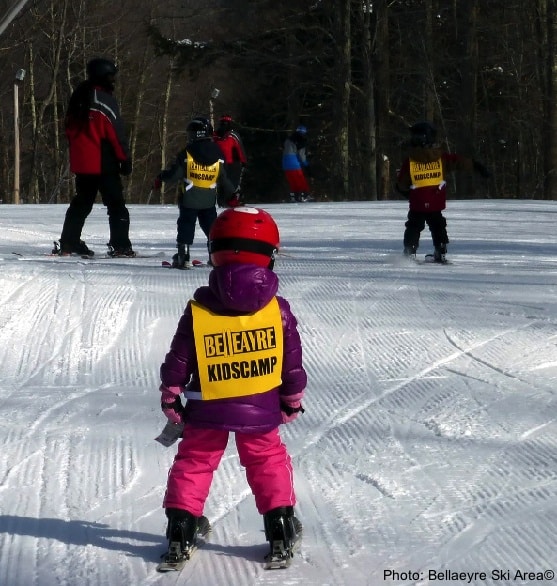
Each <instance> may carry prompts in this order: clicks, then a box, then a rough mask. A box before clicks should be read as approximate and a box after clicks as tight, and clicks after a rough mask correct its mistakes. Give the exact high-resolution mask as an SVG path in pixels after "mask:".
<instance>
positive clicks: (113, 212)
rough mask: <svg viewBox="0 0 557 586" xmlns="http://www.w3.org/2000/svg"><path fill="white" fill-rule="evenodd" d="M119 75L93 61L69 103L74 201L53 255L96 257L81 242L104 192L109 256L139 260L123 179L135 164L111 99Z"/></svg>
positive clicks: (101, 62)
mask: <svg viewBox="0 0 557 586" xmlns="http://www.w3.org/2000/svg"><path fill="white" fill-rule="evenodd" d="M117 72H118V69H117V68H116V65H115V64H114V63H113V62H112V61H110V60H108V59H102V58H97V59H92V60H91V61H89V63H88V64H87V80H86V81H84V82H82V83H81V84H80V85H79V86H77V88H76V89H75V90H74V92H73V94H72V95H71V97H70V102H69V105H68V110H67V113H66V119H65V127H66V137H67V139H68V143H69V151H70V171H71V172H72V173H75V188H76V195H75V196H74V198H73V199H72V201H71V202H70V206H69V208H68V210H67V211H66V217H65V220H64V226H63V228H62V235H61V236H60V245H59V247H58V245H57V243H55V247H54V250H53V252H55V253H59V254H62V255H68V254H73V253H77V254H82V255H87V256H93V254H94V252H93V251H92V250H90V249H89V248H88V247H87V245H86V244H85V242H83V241H82V240H81V232H82V230H83V225H84V224H85V220H86V219H87V216H88V215H89V214H90V213H91V210H92V209H93V204H94V203H95V198H96V197H97V192H100V194H101V197H102V202H103V204H104V205H105V206H106V208H107V213H108V225H109V229H110V240H109V242H108V247H109V249H110V250H109V252H108V254H109V255H110V256H135V252H134V251H133V250H132V245H131V242H130V239H129V235H128V233H129V228H130V214H129V212H128V209H127V208H126V204H125V201H124V195H123V190H122V181H121V179H120V175H129V174H130V173H131V172H132V162H131V158H130V153H129V150H128V145H127V140H126V137H125V132H124V123H123V122H122V118H121V117H120V110H119V107H118V103H117V102H116V99H115V98H114V96H113V95H112V94H113V91H114V84H115V77H116V73H117Z"/></svg>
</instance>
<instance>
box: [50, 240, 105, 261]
mask: <svg viewBox="0 0 557 586" xmlns="http://www.w3.org/2000/svg"><path fill="white" fill-rule="evenodd" d="M52 254H59V255H60V256H71V255H72V254H78V255H79V256H88V257H91V256H94V255H95V253H94V252H93V251H92V250H91V249H90V248H89V247H88V246H87V244H85V242H83V240H80V241H79V242H77V243H73V244H72V243H69V242H64V241H63V240H60V243H58V242H54V248H53V249H52Z"/></svg>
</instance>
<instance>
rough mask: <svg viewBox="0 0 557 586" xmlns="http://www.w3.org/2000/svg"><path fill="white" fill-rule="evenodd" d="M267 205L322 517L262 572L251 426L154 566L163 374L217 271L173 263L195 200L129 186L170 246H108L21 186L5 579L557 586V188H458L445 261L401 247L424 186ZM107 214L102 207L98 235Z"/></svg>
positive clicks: (302, 444) (138, 228) (23, 583)
mask: <svg viewBox="0 0 557 586" xmlns="http://www.w3.org/2000/svg"><path fill="white" fill-rule="evenodd" d="M266 209H267V210H268V211H270V212H271V213H272V214H273V215H274V217H275V218H276V220H277V223H278V224H279V227H280V230H281V234H282V243H283V248H282V252H283V254H282V255H281V256H280V258H279V262H278V263H277V266H276V270H277V273H278V274H279V275H280V279H281V289H280V292H281V294H282V295H283V296H285V297H286V298H287V299H288V300H289V301H290V303H291V306H292V309H293V311H294V313H295V314H296V315H297V317H298V319H299V328H300V332H301V335H302V338H303V343H304V349H305V350H304V360H305V366H306V368H307V371H308V375H309V383H308V388H307V393H306V399H305V401H304V405H305V408H306V413H305V414H304V415H303V416H301V417H300V418H298V420H297V421H296V422H294V423H292V424H291V425H288V426H285V427H283V428H282V430H283V431H282V433H283V437H284V439H285V442H286V443H287V445H288V447H289V450H290V452H291V454H292V457H293V462H294V466H295V483H296V488H297V496H298V501H299V503H298V506H297V511H298V514H299V516H300V519H301V520H302V521H303V523H304V541H303V546H302V551H301V554H300V555H298V556H297V557H296V559H295V560H294V563H293V566H292V567H291V569H289V570H285V571H275V572H269V571H264V570H263V568H262V564H261V560H262V557H263V555H264V553H265V552H266V546H265V543H264V534H263V530H262V529H263V526H262V519H261V517H260V516H259V515H258V514H257V512H256V510H255V506H254V501H253V497H252V496H251V494H250V491H249V488H248V486H247V483H246V481H245V477H244V472H243V470H242V469H241V467H240V465H239V463H238V458H237V455H236V451H235V446H234V442H233V441H230V445H229V449H228V450H227V452H226V454H225V457H224V458H223V461H222V464H221V467H220V469H219V471H218V472H217V474H216V475H215V479H214V482H213V486H212V491H211V494H210V497H209V499H208V501H207V504H206V510H205V512H206V515H207V516H208V517H209V519H210V520H211V522H212V523H213V534H212V536H211V539H210V542H209V543H208V544H207V545H206V546H205V547H203V549H201V550H199V552H198V553H197V554H196V556H195V558H194V559H193V560H192V561H191V563H190V564H189V565H188V566H187V567H186V568H185V569H184V571H183V572H182V573H181V574H180V575H176V574H170V575H168V574H167V575H161V574H157V573H156V571H155V565H156V563H157V561H158V558H159V555H160V554H161V552H162V551H163V550H164V545H165V538H164V531H165V524H166V522H165V517H164V512H163V510H162V508H161V501H162V497H163V493H164V489H165V482H166V475H167V471H168V469H169V467H170V465H171V462H172V458H173V456H174V453H175V450H176V445H174V446H172V447H170V448H163V447H162V446H161V445H159V444H158V443H157V442H155V441H153V438H154V437H155V436H156V435H157V434H158V433H159V431H160V430H161V429H162V427H163V425H164V423H165V421H166V420H165V418H164V417H163V415H162V413H161V412H160V411H159V391H158V385H159V377H158V371H159V366H160V363H161V361H162V360H163V358H164V355H165V354H166V352H167V349H168V347H169V344H170V341H171V338H172V336H173V334H174V331H175V328H176V324H177V321H178V319H179V317H180V315H181V312H182V310H183V307H184V306H185V303H186V301H187V299H188V298H189V296H190V295H191V294H192V292H193V291H194V289H195V288H197V287H198V286H200V285H203V284H205V283H206V281H207V277H208V274H209V270H210V269H208V268H199V269H194V270H192V271H184V272H183V271H175V270H168V269H164V268H162V267H161V259H162V258H169V257H170V255H171V254H172V253H173V252H174V250H173V245H174V240H175V229H176V225H175V224H176V217H177V210H176V209H175V208H174V207H172V206H166V207H157V206H150V207H147V206H130V212H131V219H132V226H131V236H132V240H133V243H134V247H135V248H136V250H137V251H138V252H140V253H143V254H145V255H151V258H138V259H102V258H98V259H95V260H92V261H86V260H81V259H74V258H71V259H64V258H56V257H47V256H43V254H44V253H45V252H48V251H49V250H50V248H51V243H52V241H53V240H54V239H57V238H58V237H59V234H60V229H61V225H62V221H63V218H64V213H65V210H66V206H62V205H22V206H11V205H1V206H0V268H1V270H0V348H1V353H0V442H1V446H2V448H1V450H0V585H2V586H77V585H79V586H124V585H125V586H129V585H133V586H143V585H162V584H165V585H166V584H177V585H180V584H191V585H194V586H236V585H238V586H246V585H261V586H264V585H281V586H295V585H303V586H310V585H319V586H325V585H331V586H341V585H347V586H348V585H350V586H352V585H356V586H359V585H371V586H375V585H380V584H389V585H396V584H417V585H418V584H419V585H425V584H431V585H433V584H435V585H437V584H468V583H469V584H482V585H484V584H513V585H514V584H547V585H550V584H551V585H553V586H555V584H557V580H555V579H553V578H552V573H551V572H552V571H553V570H555V568H556V567H557V547H556V544H557V512H556V505H557V498H556V497H557V422H556V418H557V397H556V384H555V383H556V380H557V255H556V252H557V238H556V231H557V202H541V201H530V200H525V201H516V200H515V201H495V200H486V201H478V200H470V201H452V202H449V209H448V210H447V212H446V216H447V219H448V227H449V234H450V237H451V240H452V242H451V245H450V247H449V257H450V259H451V260H452V261H453V264H451V265H447V266H439V265H431V264H427V265H426V264H420V265H418V264H412V263H409V262H407V261H404V260H403V259H402V258H401V254H400V252H401V248H402V244H401V239H402V232H403V229H404V221H405V217H406V204H405V202H354V203H307V204H278V205H272V206H271V205H270V206H267V208H266ZM107 232H108V222H107V217H106V214H105V210H104V209H103V208H102V206H100V205H96V206H95V208H94V210H93V212H92V214H91V216H90V217H89V219H88V220H87V222H86V225H85V230H84V233H83V237H84V239H85V240H86V241H87V243H88V244H89V245H90V246H91V247H92V248H93V249H94V250H95V249H96V251H97V254H99V253H102V252H103V250H104V248H105V243H106V241H107ZM426 252H431V241H430V235H429V232H428V231H427V228H426V230H425V231H424V233H423V235H422V247H421V249H420V253H426ZM14 253H18V254H14ZM194 255H197V256H199V257H200V258H202V259H206V253H205V249H204V241H203V238H202V235H201V232H200V230H199V229H198V231H197V233H196V242H195V244H194ZM459 572H463V573H466V574H462V575H458V573H459ZM474 572H475V573H476V574H474ZM544 572H546V573H545V574H544ZM482 573H483V575H482ZM528 573H532V574H530V575H529V574H528Z"/></svg>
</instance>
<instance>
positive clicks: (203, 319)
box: [191, 297, 283, 401]
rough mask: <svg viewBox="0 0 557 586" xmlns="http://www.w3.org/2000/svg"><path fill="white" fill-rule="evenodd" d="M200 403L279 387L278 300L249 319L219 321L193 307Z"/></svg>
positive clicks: (222, 318) (223, 318)
mask: <svg viewBox="0 0 557 586" xmlns="http://www.w3.org/2000/svg"><path fill="white" fill-rule="evenodd" d="M191 309H192V314H193V334H194V339H195V348H196V352H197V364H198V367H199V380H200V383H201V398H202V400H205V401H206V400H211V399H225V398H232V397H243V396H245V395H257V394H259V393H266V392H267V391H270V390H271V389H272V388H274V387H278V386H279V385H280V384H281V382H282V378H281V374H282V357H283V333H282V318H281V315H280V309H279V305H278V301H277V299H276V297H274V298H273V299H272V300H271V301H270V302H269V303H268V304H267V305H266V306H265V307H264V308H263V309H261V310H259V311H257V312H256V313H251V314H249V315H238V316H233V317H229V316H222V315H217V314H215V313H212V312H211V311H209V310H208V309H207V308H206V307H203V305H200V304H199V303H197V302H196V301H192V302H191Z"/></svg>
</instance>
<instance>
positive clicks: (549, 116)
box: [544, 0, 557, 200]
mask: <svg viewBox="0 0 557 586" xmlns="http://www.w3.org/2000/svg"><path fill="white" fill-rule="evenodd" d="M545 8H546V11H547V12H546V15H547V18H546V20H545V22H546V23H547V24H546V26H547V51H545V52H544V53H545V55H547V94H546V96H545V98H546V99H545V103H546V104H547V106H546V116H545V118H546V121H547V124H546V125H545V134H546V144H547V148H546V149H545V161H544V176H545V185H544V198H545V199H551V200H557V57H556V51H557V1H556V0H547V2H546V7H545Z"/></svg>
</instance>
